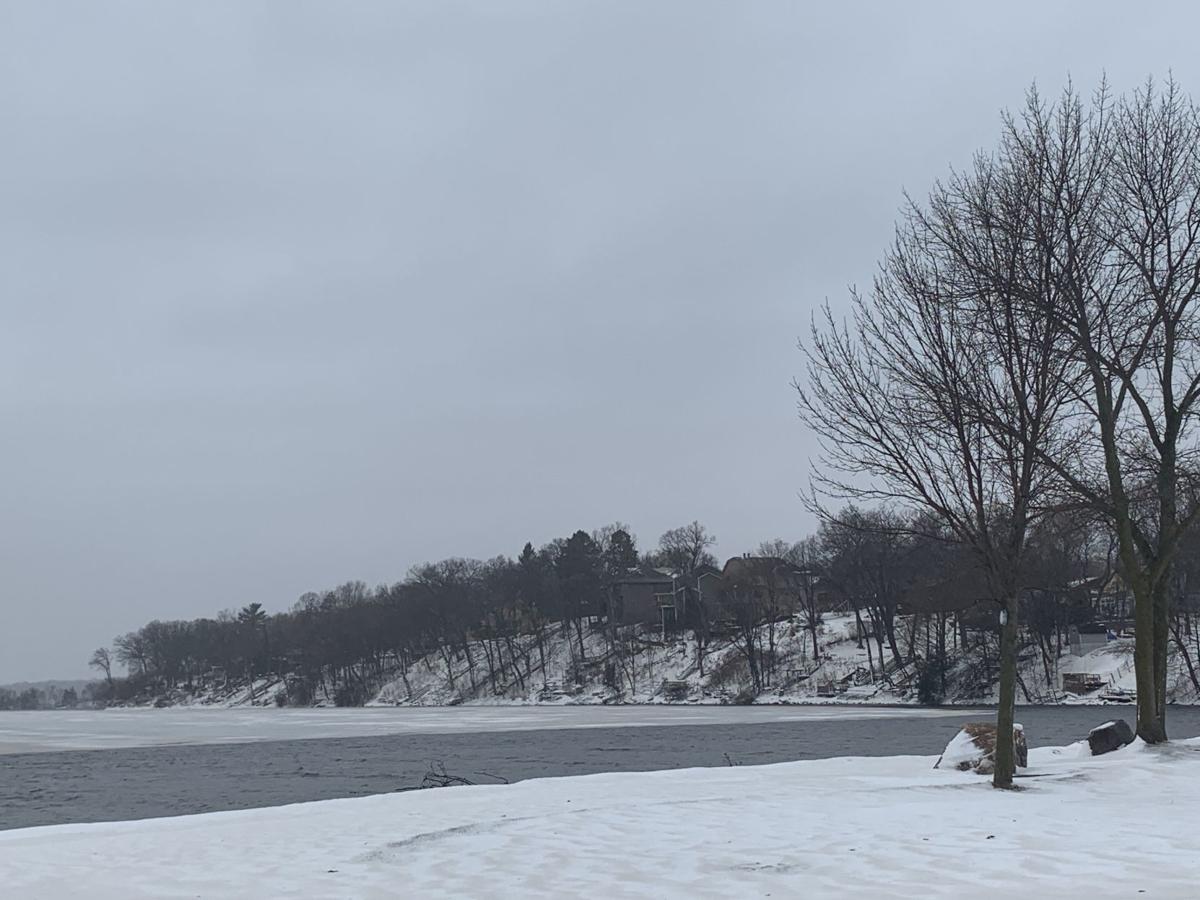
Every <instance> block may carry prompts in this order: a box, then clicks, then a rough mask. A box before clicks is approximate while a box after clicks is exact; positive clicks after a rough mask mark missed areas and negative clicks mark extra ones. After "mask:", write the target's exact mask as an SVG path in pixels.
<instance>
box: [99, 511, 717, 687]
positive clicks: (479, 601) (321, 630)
mask: <svg viewBox="0 0 1200 900" xmlns="http://www.w3.org/2000/svg"><path fill="white" fill-rule="evenodd" d="M714 543H715V539H714V537H713V536H712V535H711V534H710V533H709V532H708V531H707V530H706V528H705V527H704V526H703V525H701V524H700V523H699V522H692V523H690V524H688V525H684V526H681V527H679V528H673V529H670V530H668V531H667V532H665V533H664V534H663V535H662V536H661V537H660V538H659V541H658V544H657V546H656V547H655V548H654V549H653V550H651V551H649V552H647V553H639V552H638V549H637V547H636V544H635V539H634V537H633V536H632V534H631V533H630V530H629V528H628V527H627V526H624V525H622V524H620V523H614V524H612V525H609V526H605V527H603V528H600V529H597V530H595V531H592V532H588V531H584V530H579V531H576V532H575V533H573V534H572V535H570V536H569V537H566V538H561V539H556V540H554V541H551V542H549V543H547V544H545V545H544V546H542V547H540V548H536V549H535V548H534V546H533V545H532V544H531V543H527V544H526V545H525V546H524V548H523V549H522V551H521V553H520V554H519V555H518V556H517V557H516V559H512V558H510V557H506V556H497V557H494V558H492V559H488V560H478V559H468V558H463V557H451V558H448V559H443V560H440V561H437V562H430V563H424V564H421V565H418V566H414V567H413V568H412V569H411V570H410V571H409V572H408V575H407V577H406V578H404V579H403V580H402V581H400V582H397V583H394V584H388V585H380V586H377V587H374V588H371V587H368V586H367V585H366V584H365V583H363V582H361V581H351V582H347V583H345V584H343V585H341V586H339V587H337V588H334V589H332V590H327V591H323V592H312V593H307V594H305V595H303V596H302V597H300V599H299V600H298V601H297V602H296V603H295V605H294V606H293V607H292V608H291V609H289V610H287V611H285V612H279V613H275V614H268V613H267V611H266V610H265V609H264V607H263V605H262V604H261V603H259V602H253V603H250V604H248V605H246V606H244V607H243V608H241V609H240V610H236V611H235V610H227V611H224V612H222V613H219V614H218V615H217V616H216V617H214V618H200V619H194V620H190V621H160V620H155V621H152V622H149V623H147V624H146V625H144V626H143V627H141V628H139V629H137V630H136V631H131V632H129V633H127V634H123V635H119V636H118V637H116V638H115V639H114V640H113V642H112V645H111V647H101V648H98V649H97V650H96V651H95V653H94V654H93V655H92V658H91V660H90V664H91V666H92V667H93V668H95V669H96V670H97V671H98V672H99V673H100V674H101V675H102V680H101V681H100V682H98V683H97V684H96V685H95V686H94V687H93V695H94V696H95V698H96V699H97V700H100V701H122V700H129V699H133V698H135V697H138V696H144V695H146V694H148V693H154V692H162V691H165V690H169V689H173V688H182V687H189V688H191V687H195V686H196V685H200V684H204V683H208V682H211V681H213V680H214V679H220V680H222V681H228V680H230V679H233V680H242V679H244V680H245V681H246V682H247V683H251V684H252V683H253V682H254V681H255V679H257V678H259V677H261V676H264V675H268V674H276V675H280V676H282V675H284V674H285V673H286V674H287V675H288V679H289V683H288V687H287V692H288V696H287V698H286V700H287V702H291V703H298V704H306V703H309V702H312V700H313V699H314V698H316V697H317V696H330V697H333V698H334V699H335V700H336V701H337V702H339V703H346V704H354V703H361V702H363V701H364V700H366V699H368V696H369V694H370V692H371V691H372V689H373V688H375V687H377V686H378V684H379V683H380V682H381V681H382V680H383V679H384V678H385V677H387V676H388V675H389V674H390V673H392V672H395V671H399V672H400V673H401V677H404V675H405V674H406V673H407V670H408V667H409V666H411V665H412V664H413V663H414V662H415V661H416V660H419V659H421V658H423V657H425V656H426V655H429V654H440V655H441V656H442V657H443V658H444V659H445V660H446V662H447V668H448V670H449V671H450V672H451V676H450V677H451V679H453V678H454V677H455V676H454V674H453V671H454V667H453V666H451V665H450V659H451V657H452V656H454V657H459V656H461V657H462V658H463V659H465V662H466V667H467V672H466V675H465V677H466V678H467V680H468V681H469V683H470V685H471V686H472V687H475V686H477V685H479V684H481V683H485V682H486V683H489V684H490V685H491V686H492V687H493V688H496V687H498V685H500V684H501V683H511V682H516V683H517V684H519V685H521V686H524V683H525V682H526V681H527V680H528V679H530V678H532V677H533V673H534V672H535V671H544V669H545V654H546V642H547V639H548V637H549V634H550V630H551V628H552V627H553V628H559V627H561V628H562V629H563V630H564V631H565V632H567V633H568V634H570V635H571V636H572V640H573V642H574V645H575V647H576V648H577V652H578V655H579V656H584V655H586V654H585V648H584V640H585V633H586V632H587V631H588V629H589V628H590V627H591V624H592V623H593V622H595V621H597V620H600V619H603V618H605V617H606V615H607V613H608V599H609V587H610V586H611V585H612V583H613V582H614V581H615V580H616V579H617V578H619V577H621V576H624V575H627V574H628V573H629V571H630V570H631V569H633V568H635V567H637V566H638V565H640V564H646V565H651V566H660V567H662V568H664V569H669V570H672V571H675V572H679V573H681V574H685V573H687V572H691V571H694V570H696V569H698V568H699V567H701V566H707V565H714V564H715V563H716V560H715V559H714V558H713V556H712V554H711V552H710V548H711V547H712V546H713V545H714ZM118 667H123V668H124V670H125V674H124V675H120V674H119V672H118V671H117V668H118ZM451 687H452V688H454V687H457V685H455V684H453V683H452V684H451Z"/></svg>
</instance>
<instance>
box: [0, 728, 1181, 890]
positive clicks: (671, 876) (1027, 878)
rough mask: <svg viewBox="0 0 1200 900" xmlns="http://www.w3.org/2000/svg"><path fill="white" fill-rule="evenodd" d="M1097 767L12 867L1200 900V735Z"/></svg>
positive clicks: (88, 886)
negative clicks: (999, 782) (1199, 855)
mask: <svg viewBox="0 0 1200 900" xmlns="http://www.w3.org/2000/svg"><path fill="white" fill-rule="evenodd" d="M1085 753H1086V750H1085V749H1083V748H1082V747H1080V746H1079V745H1074V746H1070V747H1066V748H1059V749H1045V748H1042V749H1034V750H1033V751H1032V752H1031V754H1030V770H1029V772H1028V774H1030V775H1039V776H1042V777H1039V778H1028V779H1025V780H1023V781H1022V782H1021V785H1022V786H1023V788H1024V790H1022V791H1020V792H997V791H994V790H992V789H991V788H990V787H989V786H988V784H987V782H986V780H984V779H981V778H979V777H978V776H974V775H970V774H964V773H959V772H948V771H943V770H935V769H933V768H932V765H933V760H934V758H935V757H931V756H889V757H880V758H873V759H866V758H841V759H826V760H815V761H805V762H794V763H785V764H779V765H770V766H761V767H725V768H717V769H685V770H677V771H670V772H654V773H637V774H608V775H595V776H586V777H573V778H551V779H537V780H533V781H527V782H523V783H521V784H515V785H501V786H477V787H463V788H451V789H438V790H428V791H415V792H407V793H400V794H392V795H387V796H376V797H369V798H363V799H354V800H337V801H327V802H321V803H308V804H299V805H292V806H286V807H279V808H271V809H261V810H253V811H242V812H231V813H217V814H209V815H202V816H186V817H179V818H175V819H168V820H156V821H153V822H121V823H112V824H102V825H83V826H80V825H71V826H58V827H51V828H35V829H25V830H18V831H9V832H5V833H0V872H3V873H4V881H5V885H6V889H7V890H9V891H11V892H12V893H13V894H14V895H16V896H37V897H40V898H72V897H88V898H90V900H96V898H109V897H112V898H122V900H129V898H136V897H156V898H157V897H170V896H179V897H183V896H188V897H195V896H200V897H216V896H220V897H247V898H248V897H263V896H289V897H331V896H338V897H356V898H360V897H362V898H365V897H380V898H382V897H391V896H396V894H397V891H398V890H402V892H403V893H404V894H406V895H410V896H421V897H463V896H470V897H483V896H488V897H517V896H520V897H562V896H599V895H602V894H603V895H619V896H624V897H680V898H682V897H696V896H713V897H733V896H738V897H746V896H780V897H782V896H804V897H834V896H837V897H877V896H880V895H881V894H886V895H888V896H896V897H961V896H970V897H973V898H979V897H1010V896H1013V895H1014V894H1020V895H1031V894H1032V895H1037V896H1052V895H1056V894H1057V895H1062V896H1074V895H1077V894H1079V893H1080V892H1085V893H1087V895H1088V896H1092V897H1117V896H1121V897H1129V896H1136V895H1138V893H1139V891H1145V892H1146V895H1147V896H1152V897H1190V896H1194V891H1195V884H1194V872H1193V862H1194V859H1195V854H1196V841H1195V837H1194V828H1193V825H1194V823H1193V821H1192V819H1193V813H1194V810H1195V809H1196V808H1197V804H1200V777H1197V776H1200V741H1184V742H1177V743H1175V744H1172V745H1169V746H1167V747H1163V748H1144V747H1142V746H1140V745H1135V746H1132V747H1129V748H1126V749H1124V750H1122V751H1118V752H1117V753H1113V754H1110V755H1108V756H1105V757H1099V758H1091V757H1087V756H1085V755H1084V754H1085ZM734 823H736V825H735V824H734ZM400 885H402V886H403V887H402V888H400V887H399V886H400Z"/></svg>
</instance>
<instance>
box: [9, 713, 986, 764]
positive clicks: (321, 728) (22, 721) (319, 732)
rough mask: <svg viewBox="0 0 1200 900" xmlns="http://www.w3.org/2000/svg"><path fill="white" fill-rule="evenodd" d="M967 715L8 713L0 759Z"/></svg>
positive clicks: (961, 714) (960, 715)
mask: <svg viewBox="0 0 1200 900" xmlns="http://www.w3.org/2000/svg"><path fill="white" fill-rule="evenodd" d="M963 715H964V711H963V710H962V709H961V708H960V709H915V708H897V709H885V708H874V707H858V708H846V707H802V708H801V707H779V706H763V707H758V706H551V705H545V706H517V707H513V706H508V707H505V706H458V707H440V708H439V707H430V708H396V707H368V708H365V709H364V708H351V709H248V708H238V709H229V708H195V707H180V708H172V709H106V710H56V711H43V712H8V711H0V755H2V754H5V753H32V752H37V751H43V750H99V749H105V748H115V747H150V746H159V745H163V744H224V743H241V742H246V741H278V740H291V739H299V738H331V737H367V736H372V735H385V734H461V733H464V732H487V731H535V730H542V729H548V728H629V727H636V726H650V725H738V724H743V723H745V724H754V723H763V722H801V721H820V720H827V719H879V718H882V719H887V718H896V717H901V716H904V717H914V716H953V717H962V716H963ZM982 715H985V716H986V715H987V714H982Z"/></svg>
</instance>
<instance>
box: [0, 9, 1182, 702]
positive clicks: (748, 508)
mask: <svg viewBox="0 0 1200 900" xmlns="http://www.w3.org/2000/svg"><path fill="white" fill-rule="evenodd" d="M818 6H820V7H821V10H820V11H817V7H818ZM970 7H971V8H970V9H968V4H961V3H945V4H934V3H925V4H914V3H903V4H901V3H882V2H881V3H877V4H866V3H862V4H851V3H838V4H833V3H825V4H819V5H818V4H801V3H799V2H796V3H754V4H750V3H728V2H721V3H699V2H695V0H687V2H678V3H664V2H658V3H643V2H636V3H634V2H629V3H619V2H611V0H610V2H602V3H580V2H549V0H547V2H543V3H539V4H523V3H513V2H507V3H500V2H481V3H478V4H463V3H451V2H447V0H437V2H431V3H416V2H390V3H380V4H371V3H366V2H356V3H349V4H348V3H333V2H328V3H324V4H315V3H303V4H302V3H295V2H284V0H279V2H273V3H254V2H248V0H236V2H229V3H213V2H203V3H200V2H190V3H173V4H168V3H161V2H153V3H151V2H147V3H140V4H138V3H94V2H88V3H79V4H69V3H57V2H43V0H26V2H22V3H14V2H0V598H2V599H0V604H2V610H3V619H2V623H0V681H7V680H15V679H20V678H29V679H34V678H50V677H81V676H86V675H87V668H86V662H87V658H88V656H89V655H90V653H91V651H92V649H93V648H95V647H96V646H98V645H101V644H107V643H108V642H109V641H110V640H111V638H112V637H113V635H115V634H118V633H120V632H124V631H128V630H131V629H133V628H136V627H138V626H140V625H142V624H144V623H145V622H146V621H147V620H149V619H151V618H163V619H168V618H182V617H194V616H199V615H212V614H214V613H216V612H217V611H218V610H220V609H224V608H229V607H236V606H241V605H243V604H245V603H248V602H251V601H255V600H257V601H260V602H262V603H264V604H265V605H266V607H267V608H268V610H270V611H272V612H274V611H279V610H282V609H285V608H286V607H288V606H290V605H291V604H292V603H293V602H295V600H296V598H297V597H298V596H299V595H300V594H301V593H302V592H304V591H306V590H313V589H320V588H324V587H331V586H333V585H335V584H337V583H339V582H342V581H346V580H349V579H355V578H358V579H363V580H365V581H367V582H369V583H378V582H382V581H395V580H398V579H400V578H401V577H402V576H403V575H404V573H405V571H406V570H407V569H408V568H409V566H411V565H412V564H414V563H418V562H421V561H424V560H428V559H436V558H440V557H444V556H449V555H463V556H479V557H484V556H492V555H495V554H498V553H507V554H513V555H515V554H516V553H517V552H519V551H520V549H521V546H522V545H523V544H524V542H525V541H527V540H531V541H533V542H534V543H535V544H539V543H543V542H545V541H548V540H550V539H552V538H554V537H556V536H565V535H567V534H569V533H570V532H572V531H574V530H575V529H577V528H585V529H592V528H595V527H597V526H600V525H602V524H604V523H607V522H611V521H613V520H615V519H619V520H622V521H626V522H628V523H630V524H631V525H632V526H633V529H634V531H635V533H636V534H637V536H638V538H639V542H640V544H641V546H643V547H648V546H650V545H652V544H653V543H654V542H655V541H656V539H657V536H658V535H659V534H660V533H661V532H662V531H663V530H665V529H666V528H669V527H671V526H674V525H677V524H681V523H683V522H687V521H690V520H692V519H700V520H701V521H702V522H704V523H705V524H706V525H707V526H708V527H709V528H710V529H711V530H712V531H713V532H714V533H715V534H716V535H717V536H718V538H719V540H720V543H719V547H718V551H719V553H720V554H721V555H730V554H734V553H738V552H741V551H742V550H745V549H749V548H751V547H753V546H754V545H755V544H757V543H758V542H759V541H760V540H763V539H768V538H773V537H777V536H779V537H785V538H788V539H790V540H794V539H797V538H799V537H802V536H803V535H804V534H805V533H807V532H808V531H810V530H811V529H812V527H813V523H812V521H811V519H810V518H809V517H808V516H807V515H806V513H805V512H804V510H803V508H802V506H801V503H800V501H799V500H798V498H797V493H798V491H799V490H801V489H802V488H803V487H804V485H805V482H806V469H807V466H808V459H809V454H810V453H811V451H812V449H813V442H812V440H811V438H810V437H809V436H808V435H807V434H806V433H805V431H804V429H803V427H802V426H801V425H800V423H799V422H798V421H797V419H796V415H795V402H794V396H793V392H792V390H791V388H790V387H789V382H790V380H791V379H792V378H793V377H794V376H796V375H797V374H799V373H800V371H801V360H800V357H799V354H798V352H797V351H796V349H795V343H796V339H797V337H798V336H799V335H800V334H801V332H802V331H803V330H804V327H805V324H806V322H807V320H808V317H809V314H810V312H811V311H812V310H813V308H814V307H815V306H816V305H817V304H819V303H821V302H822V301H823V300H824V299H825V298H827V297H828V298H830V299H831V300H833V301H835V302H839V303H840V302H842V301H843V298H844V296H845V292H846V286H847V285H848V284H849V283H851V282H858V283H864V282H866V281H867V280H868V279H869V277H870V275H871V273H872V270H873V265H874V260H875V259H876V258H877V257H878V255H879V253H880V251H881V250H882V249H883V248H884V246H885V245H886V243H887V241H888V238H889V236H890V233H891V228H892V222H893V220H894V218H895V214H896V209H897V207H898V205H899V203H900V200H901V191H902V190H903V189H904V188H908V189H910V190H913V191H916V192H920V191H923V190H924V189H925V188H926V187H927V186H928V184H929V182H930V181H931V180H932V179H933V178H934V177H936V176H938V175H941V174H944V173H945V171H946V170H947V167H948V166H950V165H952V164H959V165H961V164H963V163H965V162H967V161H968V160H969V158H970V155H971V153H972V151H974V150H975V149H976V148H979V147H984V146H988V145H990V144H991V143H992V142H993V141H994V140H995V137H996V135H997V133H998V111H999V110H1000V108H1001V107H1003V106H1013V105H1017V104H1019V103H1020V102H1021V98H1022V94H1023V91H1024V89H1025V88H1026V87H1027V86H1028V85H1029V83H1030V82H1031V81H1032V80H1033V79H1037V80H1038V81H1039V82H1040V83H1041V84H1042V85H1043V86H1044V87H1045V88H1046V89H1047V90H1049V91H1051V92H1053V91H1056V90H1057V89H1058V88H1059V87H1060V86H1061V85H1062V84H1063V82H1064V80H1065V79H1066V77H1067V76H1068V74H1070V75H1071V76H1073V77H1074V78H1075V80H1076V82H1077V84H1079V85H1081V86H1083V87H1085V88H1091V87H1092V86H1094V85H1095V83H1096V81H1097V80H1098V78H1099V77H1100V75H1101V73H1102V72H1103V71H1105V70H1106V71H1107V72H1108V75H1109V77H1110V79H1111V80H1112V82H1113V83H1114V85H1115V86H1116V87H1118V88H1119V89H1121V90H1125V89H1128V88H1129V87H1131V86H1133V85H1135V84H1137V83H1138V82H1139V81H1140V80H1141V79H1143V78H1144V77H1145V76H1146V75H1148V74H1150V73H1155V74H1159V75H1163V74H1165V73H1166V72H1167V71H1168V69H1172V68H1173V69H1174V72H1175V74H1176V76H1177V77H1178V78H1179V79H1180V80H1181V81H1182V83H1183V85H1184V87H1185V88H1187V89H1189V90H1192V91H1194V92H1197V93H1200V64H1197V62H1196V48H1195V36H1196V34H1197V26H1200V17H1198V16H1197V15H1196V14H1193V13H1192V12H1190V9H1189V5H1188V4H1182V3H1181V4H1179V5H1178V6H1177V7H1176V8H1175V9H1174V11H1170V10H1168V8H1167V7H1161V8H1159V9H1158V10H1157V11H1156V10H1154V9H1153V8H1152V7H1147V6H1145V5H1139V6H1138V7H1134V6H1131V5H1129V4H1112V5H1110V6H1108V7H1107V8H1105V7H1104V6H1103V5H1102V4H1099V3H1093V2H1088V3H1075V4H1069V3H1044V4H1043V3H1038V4H1029V5H1027V6H1026V7H1024V8H1023V9H1022V8H1021V7H1020V6H1019V5H1018V4H1012V3H1005V4H995V3H991V4H986V6H985V5H982V4H980V5H970Z"/></svg>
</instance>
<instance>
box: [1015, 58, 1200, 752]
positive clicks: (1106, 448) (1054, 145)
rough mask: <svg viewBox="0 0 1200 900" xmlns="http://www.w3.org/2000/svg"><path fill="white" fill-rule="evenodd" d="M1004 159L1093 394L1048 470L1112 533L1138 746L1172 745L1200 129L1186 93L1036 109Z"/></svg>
mask: <svg viewBox="0 0 1200 900" xmlns="http://www.w3.org/2000/svg"><path fill="white" fill-rule="evenodd" d="M1005 144H1006V145H1007V146H1008V147H1010V148H1011V149H1012V152H1013V153H1014V154H1020V156H1021V157H1022V160H1023V165H1024V166H1025V167H1026V169H1028V170H1029V171H1031V172H1033V173H1035V176H1036V177H1035V179H1034V184H1035V188H1036V201H1037V202H1036V216H1035V225H1036V229H1037V237H1038V241H1039V243H1040V245H1041V246H1042V248H1043V250H1044V253H1045V256H1046V259H1047V266H1048V268H1049V270H1050V274H1051V277H1052V278H1053V279H1054V282H1055V286H1056V290H1055V291H1053V292H1051V293H1049V294H1046V295H1044V296H1043V297H1042V298H1041V299H1042V300H1043V301H1044V302H1047V303H1048V304H1049V309H1050V311H1051V313H1052V315H1053V316H1054V317H1055V318H1056V320H1057V322H1058V324H1060V325H1061V327H1062V328H1064V329H1065V330H1066V331H1067V332H1068V334H1069V336H1070V340H1071V343H1072V353H1073V356H1074V360H1073V361H1074V363H1075V365H1076V366H1077V367H1078V375H1079V378H1078V379H1077V380H1076V381H1075V383H1076V384H1077V385H1078V390H1077V395H1076V397H1075V401H1076V402H1075V404H1074V413H1075V419H1074V421H1075V424H1076V434H1075V443H1074V446H1073V447H1072V449H1071V452H1069V453H1064V454H1058V455H1048V456H1047V457H1046V461H1047V463H1048V464H1050V465H1052V466H1054V467H1055V468H1056V469H1057V471H1058V473H1059V474H1060V475H1061V476H1062V477H1063V478H1064V480H1065V481H1066V482H1067V484H1068V486H1069V488H1070V490H1071V492H1072V494H1073V495H1074V496H1075V497H1077V498H1079V499H1080V500H1082V501H1083V502H1084V503H1086V504H1087V505H1089V506H1090V507H1091V508H1093V509H1094V510H1096V511H1097V512H1099V513H1101V514H1103V515H1104V516H1106V517H1107V518H1108V519H1109V520H1110V521H1111V522H1112V523H1113V526H1114V529H1115V532H1116V536H1117V544H1118V562H1119V569H1120V574H1121V576H1122V578H1123V579H1124V580H1125V582H1126V584H1127V585H1128V587H1129V589H1130V590H1131V592H1132V594H1133V596H1134V609H1135V612H1134V615H1135V622H1136V630H1135V633H1136V649H1135V669H1136V673H1137V684H1138V691H1137V693H1138V701H1137V702H1138V735H1139V736H1140V737H1141V738H1142V739H1143V740H1145V741H1147V742H1151V743H1154V742H1158V741H1163V740H1166V737H1167V732H1166V678H1167V674H1166V670H1167V652H1168V641H1169V629H1170V621H1171V611H1170V585H1171V581H1172V579H1171V567H1172V563H1173V560H1174V558H1175V556H1176V553H1177V550H1178V546H1179V542H1180V539H1181V537H1182V536H1183V535H1184V533H1185V532H1186V531H1187V529H1188V527H1189V526H1190V525H1191V524H1192V522H1193V521H1194V520H1195V518H1196V516H1197V515H1198V514H1200V505H1198V504H1197V503H1196V493H1197V477H1196V476H1197V450H1198V448H1197V439H1196V429H1195V426H1194V423H1195V419H1196V413H1197V403H1198V401H1200V313H1198V311H1197V302H1198V301H1200V113H1198V111H1197V107H1196V105H1195V104H1194V103H1193V102H1192V101H1191V100H1190V98H1187V97H1185V96H1184V94H1183V93H1182V92H1181V91H1180V90H1179V88H1178V86H1177V85H1176V84H1175V83H1174V82H1168V83H1167V85H1166V87H1165V88H1164V89H1162V90H1161V91H1160V90H1157V89H1156V88H1155V87H1154V86H1153V84H1152V83H1149V82H1148V83H1147V85H1146V86H1145V87H1144V88H1143V89H1142V90H1140V91H1138V92H1136V93H1135V94H1134V95H1133V96H1132V97H1129V98H1122V99H1120V100H1118V101H1116V102H1114V101H1112V100H1111V99H1110V97H1109V95H1108V93H1107V90H1106V89H1103V88H1102V89H1101V91H1100V92H1099V93H1098V94H1097V95H1096V97H1095V98H1094V99H1093V101H1092V102H1091V104H1090V105H1086V106H1085V104H1084V102H1083V101H1082V100H1081V98H1080V97H1079V96H1078V95H1077V94H1076V93H1074V92H1072V91H1071V90H1068V91H1067V92H1065V94H1064V95H1063V97H1062V98H1061V99H1060V100H1059V102H1058V103H1057V104H1054V105H1050V106H1048V105H1045V104H1043V103H1041V102H1039V101H1038V99H1037V97H1036V95H1033V96H1031V97H1030V100H1029V103H1028V104H1027V106H1026V109H1025V113H1024V115H1023V116H1022V117H1021V118H1020V119H1013V120H1010V121H1009V122H1008V128H1007V133H1006V136H1005Z"/></svg>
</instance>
